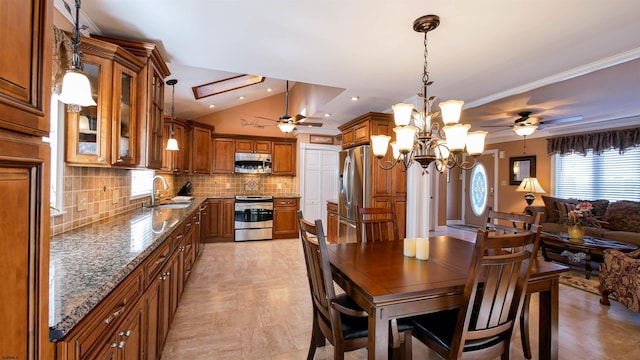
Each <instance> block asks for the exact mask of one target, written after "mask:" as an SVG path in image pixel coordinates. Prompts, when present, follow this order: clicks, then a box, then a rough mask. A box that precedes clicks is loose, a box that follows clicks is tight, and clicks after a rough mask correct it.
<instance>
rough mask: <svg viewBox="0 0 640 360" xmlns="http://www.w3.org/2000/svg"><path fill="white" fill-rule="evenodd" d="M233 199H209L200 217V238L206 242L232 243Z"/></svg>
mask: <svg viewBox="0 0 640 360" xmlns="http://www.w3.org/2000/svg"><path fill="white" fill-rule="evenodd" d="M234 207H235V200H234V199H209V200H207V208H206V211H205V213H204V215H203V216H202V224H201V225H202V228H201V230H200V231H201V234H202V235H201V236H202V239H203V241H207V242H228V241H233V236H234Z"/></svg>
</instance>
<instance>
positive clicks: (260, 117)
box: [256, 116, 278, 121]
mask: <svg viewBox="0 0 640 360" xmlns="http://www.w3.org/2000/svg"><path fill="white" fill-rule="evenodd" d="M256 118H258V119H263V120H269V121H278V120H276V119H270V118H266V117H264V116H256Z"/></svg>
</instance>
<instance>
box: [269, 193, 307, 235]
mask: <svg viewBox="0 0 640 360" xmlns="http://www.w3.org/2000/svg"><path fill="white" fill-rule="evenodd" d="M299 203H300V199H298V198H277V197H274V198H273V238H274V239H286V238H295V237H298V228H299V225H298V209H299V207H300V206H299Z"/></svg>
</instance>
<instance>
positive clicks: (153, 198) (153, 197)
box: [151, 175, 169, 207]
mask: <svg viewBox="0 0 640 360" xmlns="http://www.w3.org/2000/svg"><path fill="white" fill-rule="evenodd" d="M156 179H160V180H162V185H163V186H164V189H165V190H169V184H167V180H165V178H163V177H162V176H160V175H156V176H154V177H153V179H151V207H154V206H156Z"/></svg>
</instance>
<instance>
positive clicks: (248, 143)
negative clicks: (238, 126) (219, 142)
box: [236, 139, 271, 154]
mask: <svg viewBox="0 0 640 360" xmlns="http://www.w3.org/2000/svg"><path fill="white" fill-rule="evenodd" d="M236 152H239V153H259V154H271V141H268V140H251V139H238V140H236Z"/></svg>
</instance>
